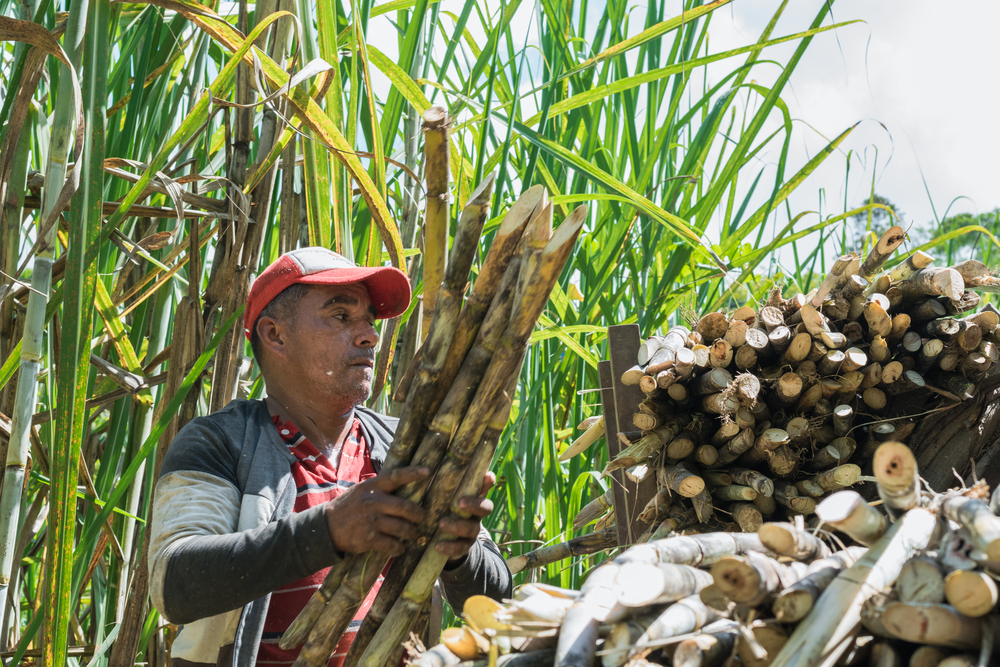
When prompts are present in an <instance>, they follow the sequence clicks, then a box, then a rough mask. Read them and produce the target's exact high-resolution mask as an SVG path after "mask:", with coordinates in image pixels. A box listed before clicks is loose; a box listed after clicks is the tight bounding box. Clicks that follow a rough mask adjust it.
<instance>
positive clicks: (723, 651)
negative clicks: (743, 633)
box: [672, 630, 737, 667]
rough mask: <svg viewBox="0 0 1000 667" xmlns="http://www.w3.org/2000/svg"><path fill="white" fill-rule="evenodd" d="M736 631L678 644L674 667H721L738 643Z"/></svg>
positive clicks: (696, 638)
mask: <svg viewBox="0 0 1000 667" xmlns="http://www.w3.org/2000/svg"><path fill="white" fill-rule="evenodd" d="M736 637H737V633H736V632H735V631H732V630H731V631H724V632H713V633H710V634H709V633H706V634H700V635H695V636H694V637H691V638H690V639H685V640H684V641H682V642H680V643H678V644H677V648H676V649H675V650H674V655H673V659H672V660H673V662H672V664H673V665H674V667H721V666H722V664H723V663H724V662H725V661H726V660H727V659H728V658H729V656H730V655H732V652H733V647H734V645H735V643H736Z"/></svg>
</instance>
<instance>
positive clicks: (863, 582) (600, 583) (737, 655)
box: [412, 441, 1000, 667]
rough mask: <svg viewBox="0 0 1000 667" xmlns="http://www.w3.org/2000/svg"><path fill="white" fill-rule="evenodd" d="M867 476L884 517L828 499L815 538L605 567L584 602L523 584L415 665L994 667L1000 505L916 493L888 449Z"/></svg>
mask: <svg viewBox="0 0 1000 667" xmlns="http://www.w3.org/2000/svg"><path fill="white" fill-rule="evenodd" d="M873 472H874V477H875V480H876V484H877V488H878V494H879V496H880V498H881V508H880V507H877V506H876V504H874V503H873V504H869V503H868V502H867V501H865V500H864V499H863V498H862V497H861V496H860V495H859V494H858V493H857V492H855V491H853V490H850V489H847V490H842V491H837V492H835V493H833V494H831V495H829V496H828V497H826V498H825V499H824V500H823V501H821V502H820V503H819V504H818V505H817V507H816V515H817V517H818V519H819V522H820V523H819V527H818V529H813V530H809V529H806V528H805V527H804V525H803V521H802V520H801V517H800V518H799V519H798V521H797V522H794V523H792V522H789V523H785V522H774V523H765V524H763V525H761V526H760V529H759V530H758V532H757V533H741V532H714V533H701V534H693V535H674V536H672V537H666V538H663V539H657V540H653V541H650V542H647V543H644V544H638V545H635V546H632V547H630V548H629V549H627V550H625V551H623V552H622V553H621V554H620V555H618V556H617V557H616V558H614V559H612V560H610V561H606V562H605V563H603V564H602V565H600V566H598V567H597V568H596V569H595V570H594V571H593V572H591V574H590V575H589V577H588V579H587V581H586V582H585V583H584V585H583V588H582V590H580V591H570V590H563V589H559V588H555V587H551V586H545V585H541V584H531V583H529V584H525V585H523V586H521V587H520V588H519V589H517V591H516V592H515V595H514V599H513V600H510V601H508V602H506V603H505V604H503V605H499V604H496V603H494V602H492V601H491V600H489V599H485V598H473V599H470V600H469V601H468V602H467V603H466V607H465V619H466V621H467V625H466V626H463V627H461V628H455V629H450V630H448V631H446V632H445V634H444V636H443V640H444V641H443V643H442V644H441V645H439V646H435V647H433V648H431V649H430V650H428V651H426V652H425V653H423V654H422V655H421V656H419V658H418V659H417V660H415V661H414V662H413V663H412V664H414V665H417V666H418V667H444V666H445V665H456V664H460V663H461V664H463V665H468V666H470V667H471V666H472V665H477V666H485V665H487V664H489V665H493V664H496V665H506V666H507V667H512V666H513V665H520V666H521V667H541V666H542V665H545V666H548V665H555V666H556V667H591V665H597V664H598V660H599V661H600V664H601V665H603V666H604V667H621V666H622V665H629V666H630V667H643V666H645V665H650V664H660V665H673V666H674V667H721V666H722V665H743V666H745V667H763V666H766V665H770V666H771V667H819V666H821V665H825V666H833V665H878V666H883V665H885V666H890V665H892V666H897V665H898V666H902V665H906V664H908V665H910V666H911V667H934V666H939V667H975V666H977V665H978V666H981V667H986V666H987V665H995V664H998V662H1000V661H998V659H997V657H996V656H997V655H1000V652H998V651H995V650H994V648H995V647H994V640H995V637H996V636H997V635H996V633H997V630H998V628H1000V614H998V612H997V601H998V593H997V584H996V581H995V579H996V578H997V576H998V574H997V573H1000V517H998V516H996V514H995V512H996V511H998V510H1000V494H998V493H994V496H993V498H992V499H991V500H990V502H989V503H987V502H986V501H985V500H984V498H985V497H986V496H987V489H986V488H985V485H984V484H983V483H978V484H976V485H974V486H973V487H972V488H967V489H956V490H953V491H950V492H948V493H945V494H936V493H933V492H930V491H929V490H926V489H922V488H921V482H920V479H919V476H918V474H917V466H916V460H915V458H914V457H913V454H912V452H911V451H910V450H909V448H908V447H907V446H906V445H903V444H901V443H896V442H891V441H890V442H886V443H883V444H881V445H880V446H879V447H878V449H877V450H876V452H875V454H874V459H873ZM845 544H847V545H850V546H844V545H845ZM503 649H507V650H513V651H514V652H512V653H510V654H509V655H507V656H503V657H499V658H497V654H498V653H500V652H501V651H502V650H503ZM491 653H492V654H491ZM477 660H478V662H477ZM463 661H471V662H463Z"/></svg>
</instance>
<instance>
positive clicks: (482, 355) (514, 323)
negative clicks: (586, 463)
mask: <svg viewBox="0 0 1000 667" xmlns="http://www.w3.org/2000/svg"><path fill="white" fill-rule="evenodd" d="M434 111H435V109H434V108H432V109H431V111H429V112H428V114H430V113H431V112H434ZM438 111H440V110H438ZM427 121H428V117H427V115H426V114H425V130H426V132H425V137H426V146H427V151H428V156H427V172H428V198H427V199H428V207H427V218H428V219H427V220H426V221H425V233H426V234H430V235H433V229H435V228H436V227H437V226H438V224H443V225H444V228H445V230H447V215H448V207H447V206H442V205H440V204H441V202H445V203H446V202H447V196H446V194H445V195H444V197H443V198H442V196H440V195H439V194H438V193H436V192H435V191H434V189H433V187H432V180H433V179H432V178H431V173H432V172H436V171H438V170H440V169H444V170H445V174H446V173H447V172H446V168H447V151H446V150H443V151H442V150H439V149H440V148H441V147H442V146H445V147H446V146H447V143H448V142H447V139H446V138H444V139H442V137H440V136H438V137H435V135H436V134H442V135H443V134H445V133H446V128H445V127H444V116H443V112H440V113H438V114H437V118H436V121H437V122H435V123H434V124H433V125H432V126H431V124H430V123H428V122H427ZM429 126H430V127H429ZM442 155H443V157H442ZM442 162H443V165H442V164H440V163H442ZM444 182H445V183H446V182H447V179H446V178H445V179H444ZM493 182H494V178H493V176H492V175H491V176H490V177H488V178H487V179H486V180H485V182H484V183H483V184H481V185H480V186H479V187H478V188H477V189H476V190H475V191H474V192H473V193H472V194H471V195H470V197H469V201H468V204H467V205H466V206H465V209H464V211H463V213H462V216H461V219H460V220H459V222H458V229H457V232H456V235H455V239H454V242H453V244H452V247H451V253H450V254H451V257H450V260H449V261H448V265H447V270H446V271H442V272H441V273H442V274H443V276H442V279H441V282H440V289H439V290H436V294H435V297H434V299H433V301H434V303H433V305H431V306H428V308H427V310H430V311H432V312H433V319H432V321H431V323H430V327H429V331H428V333H427V338H426V339H425V341H424V343H423V346H422V347H421V349H420V351H419V352H418V354H417V356H416V358H415V359H414V362H413V363H412V364H411V365H410V369H409V370H408V371H407V377H405V378H404V381H403V383H402V384H403V386H402V387H401V392H397V397H399V396H400V393H401V394H402V396H403V398H398V400H405V408H404V410H403V414H402V416H401V418H400V421H399V425H398V427H397V430H396V433H395V437H394V440H393V444H392V447H391V448H390V450H389V453H388V455H387V457H386V460H385V462H384V464H383V466H382V472H383V473H384V472H387V471H389V470H393V469H398V468H400V467H403V466H407V465H414V466H423V467H426V468H429V469H430V470H432V471H433V474H432V476H431V477H430V478H429V479H428V480H427V481H425V482H421V483H414V484H411V485H408V486H406V487H403V488H402V489H400V490H399V491H398V492H397V495H400V496H402V497H405V498H407V499H409V500H412V501H414V502H418V503H421V504H422V506H423V507H424V509H425V511H426V513H425V520H424V521H423V523H422V524H421V525H420V526H419V530H420V532H421V533H422V535H423V539H421V540H418V542H417V543H415V544H412V545H411V546H410V547H409V549H408V550H407V551H406V553H405V554H404V555H402V556H399V557H397V558H395V559H394V560H393V563H392V566H391V568H390V569H389V571H388V573H387V574H386V577H385V582H384V584H383V585H382V587H381V589H380V591H379V594H378V595H377V597H376V599H375V601H374V602H373V604H372V606H371V609H370V611H369V613H368V614H367V616H366V618H365V620H364V622H363V624H362V625H361V628H360V629H359V631H358V633H357V637H356V639H355V641H354V643H353V645H352V646H351V649H350V652H349V653H348V655H347V657H346V659H345V660H346V662H345V664H347V665H358V664H360V665H366V666H369V667H372V666H378V667H383V666H384V665H390V664H396V662H398V661H399V657H400V654H401V651H402V649H401V646H402V644H403V642H404V640H405V639H406V637H407V636H408V634H409V632H410V630H411V626H412V624H413V623H414V620H415V619H416V618H417V616H420V615H421V612H422V610H423V609H424V608H425V607H426V606H427V605H428V604H429V601H430V595H431V591H432V588H433V586H434V583H435V582H436V581H437V578H438V576H439V575H440V573H441V571H442V569H443V568H444V566H445V564H446V562H447V557H446V556H443V555H442V554H440V553H438V552H437V550H436V549H434V546H435V545H436V544H437V543H438V542H440V541H442V540H448V539H453V537H451V536H448V535H447V534H445V533H444V532H443V531H441V530H439V529H438V528H437V526H438V524H439V522H440V520H441V518H442V517H443V516H445V515H447V514H449V513H455V514H461V512H460V511H459V510H458V509H457V506H456V503H457V499H458V498H461V497H464V496H470V495H477V494H478V493H479V490H480V487H481V485H482V481H483V476H484V474H485V472H486V470H487V469H488V466H489V463H490V461H491V459H492V457H493V452H494V449H495V447H496V445H497V442H498V441H499V439H500V435H501V432H502V431H503V428H504V426H505V424H506V423H507V418H508V414H509V411H510V399H509V398H508V395H507V392H508V391H510V390H512V388H513V385H514V383H515V382H516V380H517V377H518V374H519V371H520V368H521V362H522V360H523V357H524V352H525V349H526V346H527V343H528V337H529V335H530V334H531V332H532V330H533V329H534V327H535V325H536V323H537V321H538V318H539V316H540V314H541V312H542V309H543V308H544V307H545V304H546V302H547V301H548V298H549V293H550V291H551V289H552V286H553V285H554V284H555V281H556V280H557V279H558V277H559V274H560V273H561V271H562V269H563V265H564V264H565V263H566V260H567V259H568V258H569V256H570V253H571V251H572V249H573V246H574V244H575V242H576V238H577V236H578V235H579V233H580V229H581V228H582V225H583V223H584V222H585V219H586V216H587V208H586V207H580V208H578V209H576V210H574V211H573V212H572V213H571V214H570V215H569V216H567V218H566V219H565V220H563V222H562V224H560V225H559V226H558V227H557V228H556V229H555V230H553V226H552V205H551V204H550V203H549V202H548V197H547V195H546V192H545V190H544V188H542V187H541V186H536V187H533V188H530V189H529V190H527V191H525V193H524V194H523V195H522V196H521V197H520V198H519V199H518V200H517V201H516V202H515V203H514V204H513V206H512V207H511V208H510V210H508V212H507V214H506V216H505V217H504V219H503V221H502V223H501V224H500V226H499V228H498V229H497V232H496V235H495V237H494V240H493V243H492V244H491V246H490V249H489V252H488V253H487V255H486V257H485V258H484V260H483V264H482V267H481V269H480V271H479V275H478V278H477V279H476V281H475V282H474V283H473V285H472V288H471V291H470V292H469V294H468V297H466V296H465V293H466V287H467V282H468V279H469V273H470V269H471V267H472V262H473V260H474V259H475V256H476V252H477V250H478V248H479V241H480V235H481V233H482V230H483V226H484V224H485V222H486V219H487V210H488V204H489V201H490V195H491V193H492V189H493ZM432 217H438V218H440V219H439V220H432V219H431V218H432ZM435 223H438V224H435ZM428 242H430V241H428ZM441 262H442V263H443V258H442V259H441ZM432 275H435V272H434V271H432V270H431V267H429V266H425V267H424V276H425V285H426V284H427V280H429V278H428V277H429V276H432ZM428 296H429V295H428V292H426V291H425V293H424V298H425V301H426V300H427V299H428ZM389 558H390V557H389V556H388V555H386V554H382V553H378V552H369V553H367V554H349V555H347V556H346V557H345V558H344V559H342V560H341V561H340V562H339V563H337V564H336V565H334V566H333V567H332V568H331V570H330V572H329V574H328V575H327V577H326V579H325V581H324V582H323V584H322V586H321V587H320V589H319V590H318V591H317V592H316V594H315V595H314V596H313V598H312V599H311V600H310V601H309V603H308V604H307V605H306V607H305V609H304V610H303V611H302V613H301V614H299V616H298V618H296V619H295V621H293V623H292V625H291V627H290V628H289V629H288V631H287V632H286V633H285V634H284V635H283V636H282V638H281V642H280V645H281V646H282V648H294V647H296V646H298V645H300V644H303V642H304V645H303V646H302V650H301V652H300V654H299V657H298V659H297V660H296V662H295V665H296V667H305V666H312V667H320V666H321V665H326V664H327V662H328V661H329V659H330V656H331V655H332V653H333V651H334V649H335V647H336V646H337V644H338V642H339V641H340V639H341V637H342V635H343V633H344V631H345V630H346V629H347V627H348V625H349V624H350V622H351V621H352V620H353V619H354V617H355V615H356V613H357V611H358V609H359V608H360V606H361V604H362V603H363V601H364V600H365V598H366V596H367V595H368V593H369V591H370V590H371V588H372V586H373V585H374V584H375V582H376V580H377V579H378V577H379V575H380V574H381V573H382V571H383V569H384V568H385V567H386V565H387V563H388V561H389Z"/></svg>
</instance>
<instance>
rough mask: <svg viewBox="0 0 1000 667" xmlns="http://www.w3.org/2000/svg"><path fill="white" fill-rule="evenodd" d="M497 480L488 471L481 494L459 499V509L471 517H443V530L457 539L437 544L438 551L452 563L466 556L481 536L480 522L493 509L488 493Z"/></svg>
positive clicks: (441, 525) (440, 524) (441, 524)
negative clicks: (487, 497)
mask: <svg viewBox="0 0 1000 667" xmlns="http://www.w3.org/2000/svg"><path fill="white" fill-rule="evenodd" d="M496 481H497V476H496V475H495V474H493V473H492V472H487V473H486V475H485V476H484V477H483V486H482V489H480V491H479V496H465V497H463V498H461V499H459V501H458V507H459V509H460V510H462V512H464V513H466V514H467V515H469V516H470V517H471V518H469V519H461V518H459V517H457V516H454V515H452V516H449V517H447V518H445V519H441V522H440V523H439V524H438V526H439V527H440V528H441V530H443V531H445V532H446V533H448V534H449V535H454V536H455V539H453V540H449V541H447V542H441V543H439V544H438V545H437V550H438V553H441V554H444V555H445V556H447V557H448V561H449V562H450V563H453V562H454V561H457V560H460V559H462V558H465V556H466V555H467V554H468V553H469V550H470V549H471V548H472V545H474V544H475V543H476V540H477V539H478V538H479V528H480V522H481V521H482V519H483V518H485V517H486V516H488V515H489V513H490V512H492V511H493V501H491V500H487V499H486V494H487V493H488V492H489V490H490V489H491V488H493V485H494V484H496Z"/></svg>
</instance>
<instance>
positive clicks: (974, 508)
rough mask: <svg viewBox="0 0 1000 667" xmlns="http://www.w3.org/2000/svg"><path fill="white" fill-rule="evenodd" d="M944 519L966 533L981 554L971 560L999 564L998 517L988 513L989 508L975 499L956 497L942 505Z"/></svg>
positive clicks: (999, 527)
mask: <svg viewBox="0 0 1000 667" xmlns="http://www.w3.org/2000/svg"><path fill="white" fill-rule="evenodd" d="M942 510H943V511H944V515H945V517H947V518H948V519H950V520H951V521H954V522H955V523H958V524H959V525H961V526H962V527H963V528H965V529H966V531H968V534H969V538H970V539H971V540H972V543H973V545H975V547H976V549H977V550H979V552H981V554H979V555H978V558H977V555H976V554H974V555H973V558H976V559H977V560H978V559H985V560H987V561H990V562H993V563H996V562H1000V517H998V516H996V515H995V514H993V512H991V511H990V506H989V505H987V504H986V503H985V502H983V501H982V500H979V499H977V498H968V497H964V496H956V497H953V498H948V499H947V500H945V501H944V504H943V505H942Z"/></svg>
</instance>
